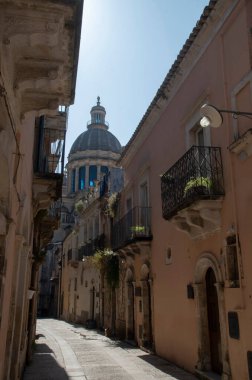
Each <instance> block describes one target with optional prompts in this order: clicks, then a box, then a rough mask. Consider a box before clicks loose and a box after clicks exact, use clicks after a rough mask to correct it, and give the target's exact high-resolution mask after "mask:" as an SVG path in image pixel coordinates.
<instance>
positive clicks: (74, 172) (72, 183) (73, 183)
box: [71, 169, 76, 193]
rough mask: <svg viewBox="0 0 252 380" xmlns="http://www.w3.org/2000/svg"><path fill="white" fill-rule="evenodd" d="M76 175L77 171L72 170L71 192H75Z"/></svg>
mask: <svg viewBox="0 0 252 380" xmlns="http://www.w3.org/2000/svg"><path fill="white" fill-rule="evenodd" d="M75 175H76V169H73V170H72V175H71V192H72V193H74V192H75Z"/></svg>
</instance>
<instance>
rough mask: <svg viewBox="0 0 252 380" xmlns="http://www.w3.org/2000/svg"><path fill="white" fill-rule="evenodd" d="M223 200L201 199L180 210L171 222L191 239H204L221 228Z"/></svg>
mask: <svg viewBox="0 0 252 380" xmlns="http://www.w3.org/2000/svg"><path fill="white" fill-rule="evenodd" d="M221 209H222V200H220V199H218V200H200V201H198V202H195V203H193V204H192V205H190V206H189V207H187V208H185V209H183V210H181V211H179V212H178V213H177V215H175V216H174V217H173V218H172V219H171V220H170V222H172V223H173V224H175V226H176V227H177V229H178V230H180V231H183V232H186V233H187V234H188V235H189V236H190V238H191V239H204V238H205V237H207V236H208V235H209V234H212V233H214V232H216V231H219V230H220V228H221Z"/></svg>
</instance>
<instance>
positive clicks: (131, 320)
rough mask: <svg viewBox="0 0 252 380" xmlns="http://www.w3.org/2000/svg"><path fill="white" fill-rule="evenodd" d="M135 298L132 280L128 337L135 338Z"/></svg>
mask: <svg viewBox="0 0 252 380" xmlns="http://www.w3.org/2000/svg"><path fill="white" fill-rule="evenodd" d="M134 306H135V298H134V286H133V284H132V282H128V321H127V322H128V328H127V339H129V340H134V339H135V317H134V314H135V307H134Z"/></svg>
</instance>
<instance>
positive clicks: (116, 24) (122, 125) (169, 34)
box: [66, 0, 209, 155]
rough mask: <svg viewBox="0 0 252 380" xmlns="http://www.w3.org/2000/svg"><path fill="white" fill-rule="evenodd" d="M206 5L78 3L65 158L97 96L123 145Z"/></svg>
mask: <svg viewBox="0 0 252 380" xmlns="http://www.w3.org/2000/svg"><path fill="white" fill-rule="evenodd" d="M208 3H209V1H208V0H177V1H176V0H175V1H174V0H84V12H83V23H82V36H81V45H80V55H79V66H78V76H77V85H76V95H75V104H74V105H73V106H71V108H70V113H69V122H68V131H67V138H66V154H67V155H68V153H69V150H70V148H71V146H72V144H73V142H74V141H75V139H76V138H77V137H78V135H79V134H80V133H82V132H83V131H85V130H86V123H87V121H88V120H90V109H91V107H92V106H93V105H95V104H96V98H97V96H98V95H99V96H100V98H101V105H103V106H104V107H105V108H106V111H107V115H106V120H107V121H108V122H109V125H110V128H109V130H110V132H111V133H113V134H114V135H115V136H116V137H117V138H118V139H119V141H120V142H121V144H122V145H125V144H126V143H127V142H128V140H129V139H130V137H131V135H132V134H133V132H134V130H135V129H136V127H137V125H138V124H139V122H140V120H141V118H142V117H143V115H144V113H145V111H146V110H147V108H148V106H149V104H150V103H151V101H152V99H153V98H154V96H155V94H156V91H157V90H158V88H159V86H160V85H161V83H162V81H163V80H164V77H165V75H166V74H167V72H168V71H169V69H170V67H171V65H172V63H173V62H174V60H175V59H176V57H177V55H178V53H179V51H180V49H181V48H182V46H183V44H184V42H185V41H186V39H187V38H188V36H189V34H190V32H191V31H192V29H193V27H194V26H195V24H196V22H197V20H198V19H199V17H200V15H201V13H202V12H203V9H204V7H205V6H206V5H208Z"/></svg>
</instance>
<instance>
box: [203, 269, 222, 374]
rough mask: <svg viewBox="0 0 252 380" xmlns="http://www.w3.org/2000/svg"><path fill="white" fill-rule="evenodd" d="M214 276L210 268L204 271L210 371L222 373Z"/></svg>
mask: <svg viewBox="0 0 252 380" xmlns="http://www.w3.org/2000/svg"><path fill="white" fill-rule="evenodd" d="M215 283H216V278H215V274H214V271H213V270H212V268H209V269H208V270H207V273H206V296H207V316H208V330H209V342H210V354H211V367H212V371H214V372H216V373H219V374H221V373H222V360H221V335H220V320H219V306H218V295H217V289H216V287H215V285H214V284H215Z"/></svg>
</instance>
